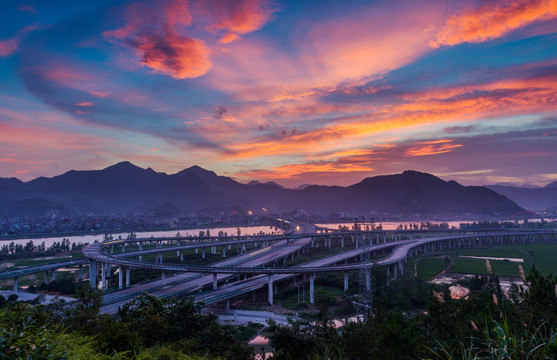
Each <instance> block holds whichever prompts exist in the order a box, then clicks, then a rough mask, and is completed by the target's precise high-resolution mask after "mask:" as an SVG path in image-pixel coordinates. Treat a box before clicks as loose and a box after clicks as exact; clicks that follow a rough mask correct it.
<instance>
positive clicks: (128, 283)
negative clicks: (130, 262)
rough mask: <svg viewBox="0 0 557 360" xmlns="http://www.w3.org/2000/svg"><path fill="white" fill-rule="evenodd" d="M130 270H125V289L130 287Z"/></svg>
mask: <svg viewBox="0 0 557 360" xmlns="http://www.w3.org/2000/svg"><path fill="white" fill-rule="evenodd" d="M130 270H131V269H130V268H126V287H130V283H131V271H130Z"/></svg>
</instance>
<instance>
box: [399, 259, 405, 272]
mask: <svg viewBox="0 0 557 360" xmlns="http://www.w3.org/2000/svg"><path fill="white" fill-rule="evenodd" d="M398 270H399V271H400V275H404V263H403V262H402V261H401V262H399V263H398Z"/></svg>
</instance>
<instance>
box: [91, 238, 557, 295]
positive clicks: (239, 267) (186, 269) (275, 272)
mask: <svg viewBox="0 0 557 360" xmlns="http://www.w3.org/2000/svg"><path fill="white" fill-rule="evenodd" d="M458 232H459V234H457V235H447V236H437V237H433V238H413V234H412V232H410V231H407V232H406V234H405V237H407V239H405V240H401V238H402V236H400V233H401V231H397V232H394V233H393V232H392V231H380V232H377V231H371V232H366V231H359V232H335V233H325V234H317V233H311V234H300V235H297V234H295V235H294V234H293V235H285V236H283V241H286V246H288V244H289V243H293V242H294V241H296V238H303V239H306V241H305V244H304V245H302V248H303V246H308V247H309V246H315V243H316V242H317V241H321V240H323V244H324V245H325V246H330V243H331V238H332V237H337V238H338V237H341V239H342V240H341V244H342V246H344V238H345V237H346V236H348V237H349V238H351V239H352V241H354V242H355V243H356V249H352V250H348V251H344V252H342V253H340V254H336V255H333V256H330V257H327V258H322V259H319V260H316V261H312V262H309V263H306V264H302V265H298V266H291V267H284V266H283V267H276V266H275V267H271V266H266V265H265V263H264V262H262V261H259V260H257V259H254V261H253V262H250V263H249V264H248V263H236V264H231V263H230V262H229V263H218V264H210V265H191V264H163V263H161V262H155V263H153V262H145V261H141V260H134V259H130V258H129V257H138V256H140V255H139V254H145V251H137V252H133V253H132V252H130V253H126V255H127V257H128V258H123V257H121V256H114V255H110V254H106V253H104V252H102V249H106V248H107V246H110V245H112V244H106V243H105V244H102V243H101V244H94V245H92V246H90V247H88V248H86V249H84V253H85V254H86V256H88V258H89V261H90V263H93V262H97V261H98V262H101V263H103V262H104V263H110V264H114V265H117V266H120V267H121V268H128V269H129V268H132V267H136V268H145V269H156V270H159V271H161V273H167V272H177V273H180V272H183V273H190V274H191V273H197V274H212V278H213V290H211V291H209V292H205V293H201V294H197V295H196V299H197V300H199V301H203V302H204V303H206V304H209V303H213V302H218V301H223V300H227V299H230V298H232V297H234V296H238V295H240V294H245V293H249V292H252V291H255V290H257V289H260V288H262V287H264V286H267V287H268V297H269V303H271V304H272V303H273V294H274V290H273V289H274V288H273V286H274V284H275V283H276V282H278V281H283V280H286V279H289V278H292V277H295V276H297V275H300V274H305V275H306V276H309V280H310V302H313V289H314V286H313V285H314V280H315V275H316V274H317V273H322V272H337V271H342V272H344V274H345V288H347V286H348V285H347V281H348V276H347V274H348V271H353V270H359V269H362V268H366V267H369V266H372V265H377V266H386V267H387V271H388V272H389V274H392V275H393V276H395V277H396V276H397V274H398V273H401V272H402V271H403V269H404V268H403V264H404V262H405V261H406V259H407V258H408V257H409V256H414V255H416V254H419V253H426V252H430V251H436V250H440V249H443V248H460V247H463V246H489V245H496V244H510V243H523V242H533V241H555V240H557V232H556V231H501V230H498V231H493V232H488V233H481V234H480V233H478V232H477V231H473V233H472V234H466V232H465V231H458ZM389 233H391V235H393V236H392V239H391V241H390V242H387V239H386V235H387V234H389ZM395 234H399V235H395ZM364 237H366V238H368V239H370V240H371V242H372V244H373V245H372V246H371V247H366V248H358V242H359V241H362V240H363V238H364ZM273 240H274V241H276V238H273ZM242 241H243V242H245V243H248V242H259V243H262V244H264V243H265V241H266V240H265V239H263V238H259V239H249V240H248V239H243V240H242ZM229 243H230V242H227V241H225V242H214V243H209V244H203V246H206V247H208V246H212V247H223V251H224V249H225V248H226V246H227V245H228V244H229ZM236 244H237V245H238V246H240V244H238V243H236ZM196 246H200V244H188V245H178V246H171V247H158V248H156V249H150V250H146V251H149V252H150V253H163V252H169V251H183V250H186V249H192V248H195V247H196ZM262 246H263V245H262ZM385 249H393V252H392V253H391V255H389V256H388V257H386V258H384V259H381V260H378V261H375V262H373V263H360V262H354V263H348V260H350V259H355V258H357V257H358V256H360V255H361V254H362V253H363V252H364V251H369V252H377V251H381V250H385ZM258 251H260V250H256V251H255V252H258ZM294 252H295V251H294ZM294 252H290V254H293V253H294ZM223 255H224V254H223ZM276 255H278V257H279V258H281V257H282V256H283V255H284V254H280V253H277V254H276ZM284 258H285V257H282V259H284ZM275 259H276V257H275ZM343 261H344V262H345V263H344V264H340V263H341V262H343ZM268 263H270V262H268ZM268 263H267V264H268ZM92 267H93V266H91V268H92ZM101 267H102V272H103V273H105V272H106V266H105V265H103V266H101ZM95 271H96V270H95ZM120 274H121V272H120ZM231 274H235V275H244V276H253V277H251V278H250V279H246V280H244V281H237V282H235V283H233V284H227V285H225V286H221V287H220V288H219V287H218V286H217V282H218V281H220V280H221V279H224V278H223V277H219V276H221V275H227V276H230V275H231ZM95 275H96V274H93V275H92V276H95ZM103 276H104V277H103ZM101 277H103V279H106V275H102V274H101ZM200 278H201V279H202V280H199V282H198V283H197V284H195V285H192V286H191V287H188V286H185V287H183V288H182V289H180V290H177V291H169V292H167V293H166V296H175V295H184V294H191V293H196V292H199V291H201V289H202V288H203V287H204V286H206V285H207V284H208V283H210V277H206V276H201V277H200ZM92 281H95V283H96V279H92ZM120 284H121V281H120ZM184 284H186V283H184Z"/></svg>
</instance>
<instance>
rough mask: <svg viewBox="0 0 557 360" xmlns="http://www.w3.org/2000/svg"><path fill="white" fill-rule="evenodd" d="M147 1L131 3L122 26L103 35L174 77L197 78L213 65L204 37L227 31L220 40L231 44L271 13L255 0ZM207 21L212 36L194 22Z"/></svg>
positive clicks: (153, 67) (264, 20)
mask: <svg viewBox="0 0 557 360" xmlns="http://www.w3.org/2000/svg"><path fill="white" fill-rule="evenodd" d="M150 4H151V3H149V2H146V3H133V4H131V5H129V6H128V7H127V10H126V25H125V26H123V27H120V28H117V29H114V30H110V31H105V32H104V33H103V36H104V38H105V39H106V40H108V41H109V42H112V43H115V44H119V45H122V46H124V47H128V48H131V49H134V50H135V52H136V56H137V57H138V58H139V59H140V63H141V65H143V66H146V67H148V68H150V69H152V70H153V71H154V72H157V73H161V74H165V75H169V76H171V77H173V78H176V79H189V78H196V77H200V76H203V75H205V74H206V73H207V72H208V71H209V70H210V69H211V68H212V66H213V63H212V61H211V54H212V52H213V50H212V48H211V46H210V45H208V44H207V42H206V41H205V40H203V39H202V37H203V36H205V37H207V36H206V35H212V33H216V32H218V31H219V30H226V31H227V34H225V35H224V36H222V37H221V38H220V40H218V43H220V44H228V43H231V42H234V41H236V40H238V39H239V35H238V34H246V33H248V32H252V31H255V30H257V29H259V28H261V27H262V26H263V25H264V24H265V23H266V22H268V21H269V20H270V19H271V15H272V13H273V11H274V10H271V9H270V8H268V7H267V3H266V2H264V1H259V0H242V1H231V2H229V1H211V2H206V1H198V2H195V6H191V7H190V2H189V1H186V0H167V1H164V2H163V5H162V6H160V3H157V2H153V4H152V5H150ZM207 19H209V25H208V26H206V29H207V30H208V31H209V32H210V34H203V33H202V32H201V33H200V32H199V29H200V27H199V26H198V23H199V22H201V21H207ZM191 33H197V35H196V36H195V37H194V36H191V35H190V34H191Z"/></svg>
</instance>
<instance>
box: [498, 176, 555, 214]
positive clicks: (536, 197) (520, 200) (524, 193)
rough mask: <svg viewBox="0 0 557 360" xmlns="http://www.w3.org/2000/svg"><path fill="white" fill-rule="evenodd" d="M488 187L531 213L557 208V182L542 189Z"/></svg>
mask: <svg viewBox="0 0 557 360" xmlns="http://www.w3.org/2000/svg"><path fill="white" fill-rule="evenodd" d="M487 187H488V188H489V189H491V190H493V191H495V192H497V193H499V194H501V195H504V196H506V197H508V198H509V199H511V200H513V201H514V202H516V203H517V204H518V205H520V206H522V207H523V208H525V209H527V210H530V211H534V212H537V211H544V210H548V209H552V208H556V207H557V181H554V182H552V183H551V184H548V185H546V186H544V187H542V188H525V187H518V186H501V185H488V186H487Z"/></svg>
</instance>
